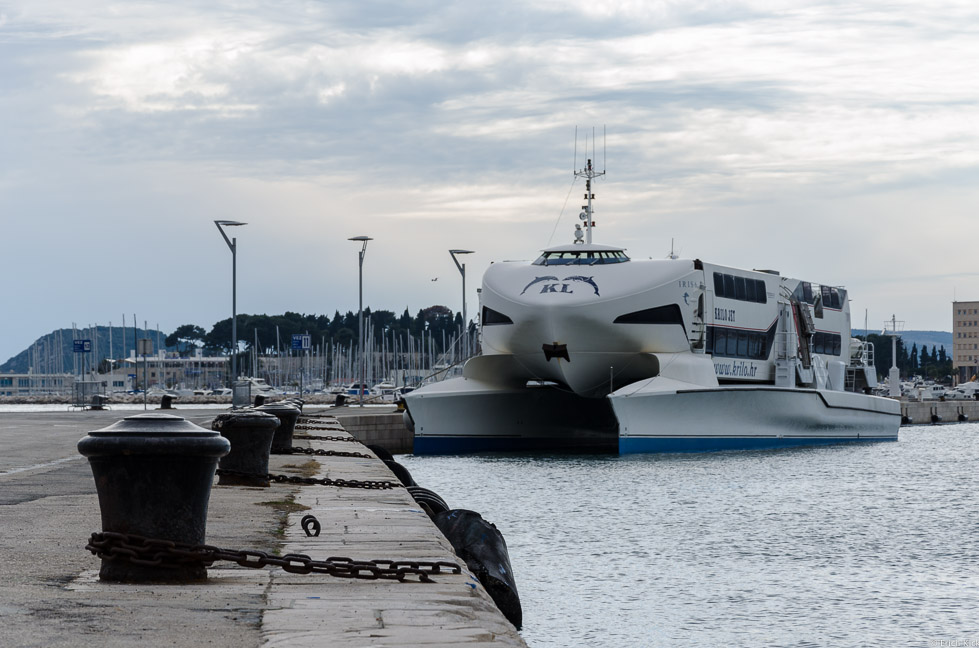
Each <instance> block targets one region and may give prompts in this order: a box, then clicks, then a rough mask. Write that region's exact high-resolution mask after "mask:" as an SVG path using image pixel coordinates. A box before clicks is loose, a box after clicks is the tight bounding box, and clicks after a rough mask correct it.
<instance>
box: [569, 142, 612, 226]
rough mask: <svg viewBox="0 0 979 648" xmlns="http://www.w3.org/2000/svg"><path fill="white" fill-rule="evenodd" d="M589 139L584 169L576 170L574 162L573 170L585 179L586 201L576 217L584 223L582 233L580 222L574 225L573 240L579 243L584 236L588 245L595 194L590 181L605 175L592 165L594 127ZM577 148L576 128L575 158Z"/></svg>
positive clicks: (577, 176)
mask: <svg viewBox="0 0 979 648" xmlns="http://www.w3.org/2000/svg"><path fill="white" fill-rule="evenodd" d="M604 138H605V129H604V128H603V129H602V139H603V140H604ZM591 141H592V157H590V158H587V163H586V164H585V168H584V169H581V170H578V168H577V166H578V165H577V163H576V164H575V172H574V175H575V177H576V178H584V179H585V200H587V201H588V202H587V203H586V204H584V205H582V206H581V213H580V214H578V218H580V219H581V220H582V221H584V223H585V231H584V234H582V231H581V225H580V224H579V225H575V228H574V229H575V232H574V238H575V241H574V242H575V243H581V242H582V240H581V239H582V236H584V238H585V241H584V242H585V243H587V244H589V245H591V230H592V228H593V227H595V210H594V208H593V207H592V201H593V200H594V199H595V194H593V193H592V191H591V182H592V180H594V179H596V178H600V177H602V176H604V175H605V171H604V169H603V170H602V171H597V170H595V168H594V167H593V166H592V158H594V156H595V129H594V128H593V129H592V137H591ZM603 149H604V143H603ZM577 150H578V129H577V128H576V129H575V158H576V159H577ZM587 150H588V136H587V135H586V136H585V151H586V152H587ZM603 155H604V151H603Z"/></svg>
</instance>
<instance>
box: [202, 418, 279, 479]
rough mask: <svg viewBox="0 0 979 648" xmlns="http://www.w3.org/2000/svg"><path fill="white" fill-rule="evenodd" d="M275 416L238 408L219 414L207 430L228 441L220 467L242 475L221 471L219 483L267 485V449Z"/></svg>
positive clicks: (276, 424) (277, 421)
mask: <svg viewBox="0 0 979 648" xmlns="http://www.w3.org/2000/svg"><path fill="white" fill-rule="evenodd" d="M278 426H279V419H277V418H276V417H274V416H272V415H271V414H266V413H264V412H260V411H258V410H254V409H251V410H239V411H237V412H231V413H230V414H221V415H219V416H218V417H217V418H215V419H214V421H213V422H212V423H211V429H212V430H216V431H217V432H220V433H221V436H223V437H224V438H225V439H227V440H228V441H229V442H231V452H229V453H228V454H226V455H225V456H224V457H222V458H221V462H220V468H221V469H222V470H233V471H235V472H240V473H246V474H244V475H233V474H222V475H220V476H219V477H218V485H219V486H262V487H267V486H269V480H268V474H269V450H271V448H272V435H273V434H274V433H275V430H276V428H277V427H278Z"/></svg>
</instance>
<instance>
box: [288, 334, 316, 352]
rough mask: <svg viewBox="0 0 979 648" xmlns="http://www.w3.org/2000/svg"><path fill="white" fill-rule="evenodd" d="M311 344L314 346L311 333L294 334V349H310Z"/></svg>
mask: <svg viewBox="0 0 979 648" xmlns="http://www.w3.org/2000/svg"><path fill="white" fill-rule="evenodd" d="M311 346H312V336H309V335H293V336H292V350H293V351H309V349H310V347H311Z"/></svg>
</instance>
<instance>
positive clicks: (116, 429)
mask: <svg viewBox="0 0 979 648" xmlns="http://www.w3.org/2000/svg"><path fill="white" fill-rule="evenodd" d="M229 449H230V445H229V443H228V441H227V439H224V438H222V437H221V436H220V435H219V434H218V433H217V432H211V431H209V430H205V429H204V428H202V427H199V426H197V425H194V424H193V423H191V422H190V421H187V420H185V419H183V418H181V417H179V416H174V415H172V414H161V413H151V414H139V415H136V416H129V417H126V418H125V419H123V420H121V421H118V422H117V423H114V424H112V425H110V426H109V427H107V428H103V429H101V430H96V431H94V432H89V433H88V436H85V437H83V438H82V439H81V440H80V441H79V442H78V452H79V453H81V454H82V455H84V456H86V457H88V461H89V464H90V465H91V467H92V474H93V475H94V477H95V487H96V489H97V490H98V494H99V507H100V509H101V511H102V531H103V532H112V533H124V534H127V535H136V536H143V537H146V538H153V539H160V540H170V541H173V542H181V543H187V544H191V545H199V544H204V535H205V528H206V524H207V505H208V501H209V500H210V497H211V483H212V482H213V481H214V471H215V469H216V468H217V464H218V459H219V458H220V457H222V456H224V455H226V454H228V450H229ZM99 578H100V579H101V580H104V581H115V582H128V583H137V582H151V581H168V582H174V581H181V582H182V581H195V580H203V579H205V578H207V569H206V568H205V567H204V565H203V564H201V563H199V562H194V563H190V564H182V565H181V564H177V565H171V566H163V565H158V566H150V565H137V564H135V563H132V562H129V561H123V560H108V559H103V560H102V567H101V569H100V570H99Z"/></svg>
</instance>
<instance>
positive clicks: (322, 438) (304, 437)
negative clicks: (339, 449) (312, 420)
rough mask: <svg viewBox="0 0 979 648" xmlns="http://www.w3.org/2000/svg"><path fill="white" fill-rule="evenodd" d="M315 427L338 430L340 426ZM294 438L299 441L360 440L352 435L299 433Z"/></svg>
mask: <svg viewBox="0 0 979 648" xmlns="http://www.w3.org/2000/svg"><path fill="white" fill-rule="evenodd" d="M317 429H324V430H332V429H336V430H339V429H340V428H317ZM296 439H299V440H301V441H344V442H350V443H360V441H358V440H357V439H355V438H353V437H344V436H314V435H312V434H300V435H299V436H297V437H296Z"/></svg>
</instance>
